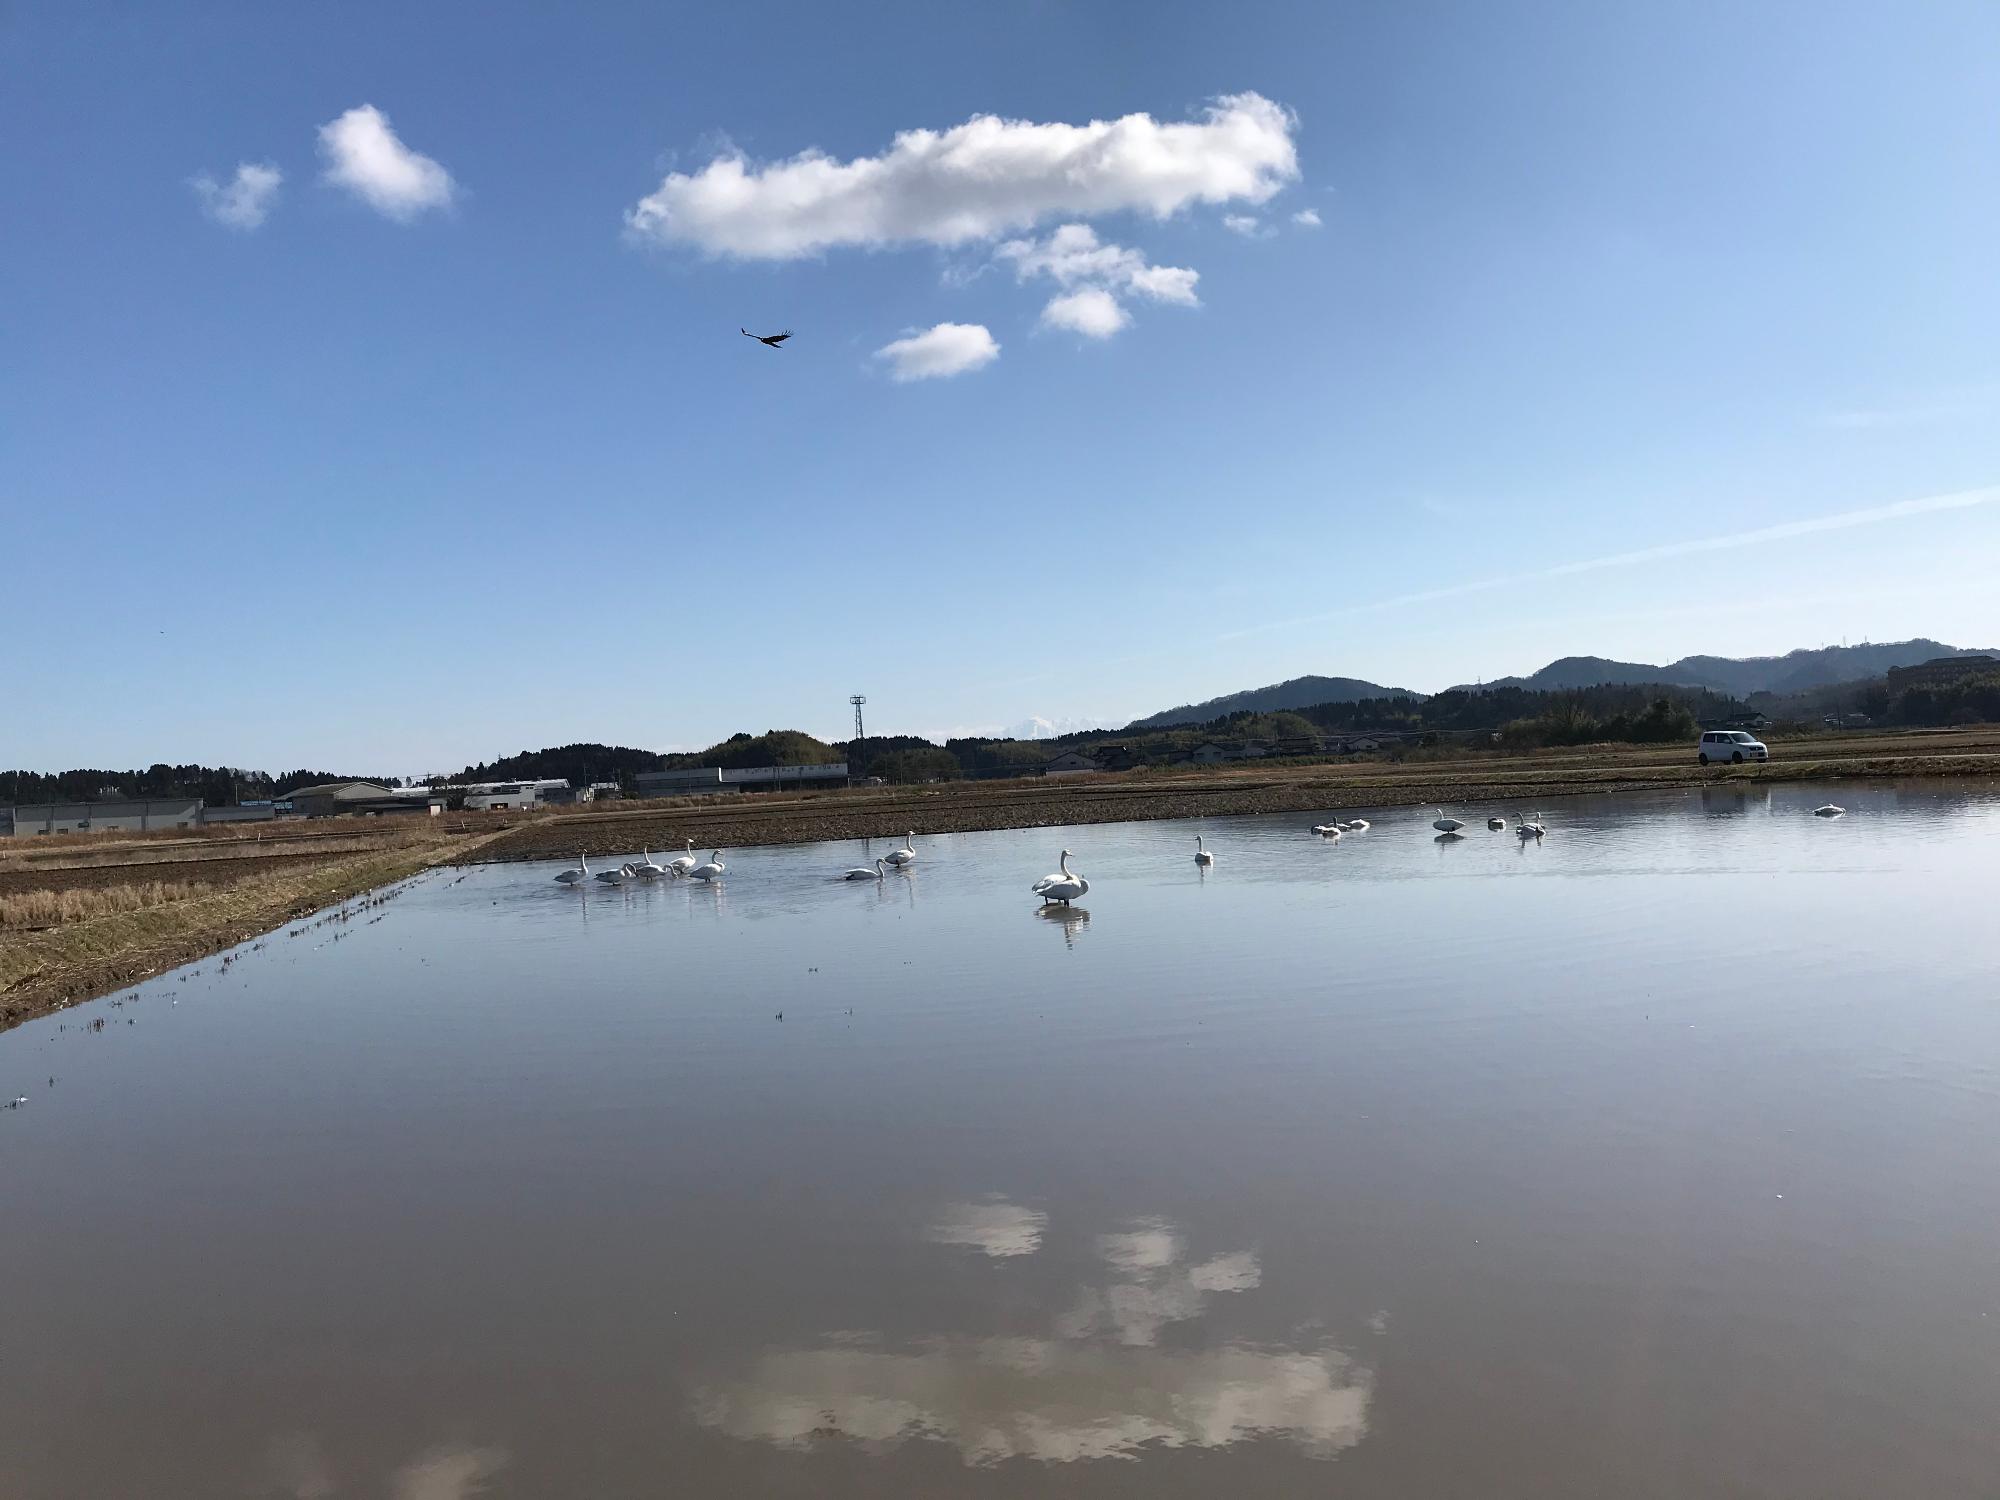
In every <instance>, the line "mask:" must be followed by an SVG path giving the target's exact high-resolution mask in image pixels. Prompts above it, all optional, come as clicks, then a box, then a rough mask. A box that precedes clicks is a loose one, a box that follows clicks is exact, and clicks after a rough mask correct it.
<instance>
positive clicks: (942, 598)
mask: <svg viewBox="0 0 2000 1500" xmlns="http://www.w3.org/2000/svg"><path fill="white" fill-rule="evenodd" d="M1996 85H2000V10H1995V9H1994V8H1993V7H1992V6H1991V5H1988V4H1983V3H1980V4H1951V3H1935V4H1929V5H1925V6H1921V7H1884V6H1879V5H1862V4H1854V5H1841V4H1798V5H1785V4H1764V5H1758V6H1754V7H1742V6H1734V5H1721V4H1714V5H1706V4H1694V5H1687V6H1674V7H1662V6H1657V5H1608V4H1599V3H1587V4H1586V3H1579V4H1573V5H1569V4H1556V3H1544V4H1534V5H1519V6H1512V7H1508V6H1497V5H1496V6H1486V5H1471V4H1460V5H1451V6H1443V5H1424V4H1413V5H1405V6H1393V7H1391V6H1379V5H1333V4H1316V3H1315V4H1296V5H1267V6H1243V7H1229V8H1219V7H1210V6H1194V5H1145V6H1136V5H1135V6H1111V5H1105V6H1085V5H1058V4H1047V3H1044V4H1029V5H1015V6H1009V5H994V6H985V7H937V6H931V5H909V6H894V5H883V6H874V7H854V8H848V7H827V6H818V5H815V6H803V5H801V6H755V7H730V8H722V7H709V8H702V9H688V10H686V11H683V12H681V13H678V14H672V13H668V12H666V11H665V10H663V9H661V8H657V7H653V6H642V5H636V4H635V5H629V6H609V5H606V6H595V7H564V8H560V9H557V8H551V7H540V6H511V5H506V4H481V5H477V6H472V5H461V6H454V5H426V6H419V7H403V6H396V7H391V6H370V5H350V6H340V7H324V6H323V7H302V6H287V7H252V6H226V7H220V6H218V7H200V6H175V7H133V6H125V5H116V6H113V5H103V6H92V5H83V4H77V5H65V6H40V7H14V8H11V9H10V10H9V11H8V13H7V15H6V18H5V20H4V21H0V131H4V136H5V139H6V140H7V141H8V142H9V148H8V150H7V152H6V154H5V156H4V159H0V211H4V216H5V218H4V222H5V225H6V228H5V232H4V234H0V278H4V285H5V287H6V289H7V291H6V297H5V306H4V313H0V341H3V342H0V348H3V349H4V357H0V514H3V515H4V518H5V521H6V532H7V535H8V537H9V539H10V541H11V543H12V557H11V559H10V562H9V565H8V567H7V569H6V571H5V578H6V582H5V584H4V585H0V629H3V630H4V632H5V636H6V639H7V640H8V641H10V642H11V643H13V645H14V650H13V651H12V652H11V653H10V660H11V664H12V666H13V683H12V691H11V692H10V693H9V695H8V696H9V700H10V703H11V704H12V707H11V708H10V710H9V711H8V712H7V714H6V715H5V716H4V718H0V762H4V763H6V764H8V765H22V766H27V767H31V768H47V769H53V768H57V767H62V766H68V765H72V764H96V765H110V766H123V765H126V764H130V763H135V762H136V763H144V762H148V761H151V760H154V759H166V760H201V761H206V762H210V763H216V762H227V763H232V764H244V765H251V766H262V767H267V768H272V769H277V768H282V767H289V766H294V765H301V764H310V765H313V766H316V767H329V768H348V767H352V768H363V767H365V768H373V769H378V770H381V771H385V772H398V773H417V772H426V771H430V770H434V769H443V768H449V767H455V766H458V765H462V764H464V763H466V762H467V761H469V760H475V759H480V758H484V757H488V756H492V755H494V754H498V753H505V752H510V751H513V750H518V749H521V748H524V747H532V746H539V745H544V744H554V743H562V742H566V741H570V740H576V739H597V740H605V741H613V742H620V743H626V744H635V745H644V746H651V747H654V748H666V747H678V746H696V745H700V744H703V743H707V742H708V741H710V740H713V739H715V738H718V737H720V736H722V735H724V734H727V733H729V732H731V731H733V730H736V729H748V730H752V731H756V730H762V729H766V728H771V727H778V726H795V727H800V728H805V729H809V730H814V731H816V732H820V733H827V734H834V733H839V732H841V731H843V730H844V728H845V726H846V724H847V707H846V697H847V695H848V694H849V693H850V692H857V691H859V692H866V693H867V694H869V697H870V727H871V729H875V730H878V731H881V732H891V731H909V732H931V733H939V732H944V731H949V730H982V729H997V728H1001V727H1004V726H1011V725H1015V724H1019V723H1021V722H1023V721H1025V720H1027V719H1028V718H1030V717H1031V716H1042V717H1046V718H1049V719H1056V720H1066V719H1108V720H1122V719H1124V718H1126V717H1129V716H1132V715H1136V714H1141V713H1145V712H1150V711H1152V710H1154V709H1157V708H1161V707H1165V706H1168V705H1170V704H1174V703H1178V702H1182V701H1187V700H1190V699H1196V698H1201V697H1206V696H1209V695H1212V694H1215V693H1220V692H1225V691H1229V690H1233V689H1236V688H1240V687H1246V686H1251V685H1255V684H1258V683H1263V682H1270V681H1275V680H1278V679H1280V678H1284V677H1288V676H1293V675H1296V674H1298V673H1302V672H1309V671H1310V672H1324V673H1332V674H1342V675H1349V676H1359V677H1366V678H1370V679H1373V680H1376V681H1380V682H1385V683H1393V684H1399V685H1403V686H1408V687H1415V688H1423V689H1435V688H1440V687H1444V686H1447V685H1449V684H1451V683H1453V682H1457V681H1462V680H1468V679H1472V678H1475V677H1490V676H1496V675H1500V674H1503V673H1508V672H1517V671H1527V670H1531V669H1533V668H1534V667H1536V666H1539V665H1541V664H1542V663H1543V662H1545V661H1546V660H1548V659H1549V658H1551V657H1553V656H1556V655H1560V654H1566V653H1571V652H1589V653H1597V654H1603V655H1612V656H1619V657H1626V658H1637V659H1648V660H1664V659H1668V658H1671V657H1674V656H1678V655H1681V654H1684V653H1688V652H1697V651H1699V652H1718V653H1724V654H1731V655H1736V654H1748V653H1754V652H1766V651H1781V650H1784V649H1787V648H1790V647H1793V646H1799V645H1817V644H1821V643H1824V642H1827V641H1836V640H1839V639H1841V638H1843V637H1846V638H1849V639H1855V640H1859V639H1862V638H1864V637H1867V638H1873V639H1877V640H1882V639H1891V638H1898V637H1903V636H1908V635H1913V634H1927V635H1934V636H1937V637H1940V638H1942V639H1945V640H1948V641H1952V642H1954V643H1958V644H1968V645H1973V644H1977V645H1987V644H1996V643H2000V606H1996V603H1995V600H1996V598H2000V590H1996V589H1995V588H1994V586H1993V584H1992V580H1991V559H1992V558H1993V557H1994V556H1995V555H1996V552H2000V503H1995V502H1992V501H1989V500H1988V499H1985V498H1981V497H1977V496H1975V497H1974V499H1975V500H1976V501H1977V503H1956V504H1949V505H1946V504H1939V505H1929V504H1910V503H1909V502H1926V501H1928V499H1929V497H1934V496H1941V495H1964V494H1965V493H1966V492H1969V491H1981V490H1983V489H1984V488H1985V487H1987V486H1992V485H1996V484H2000V354H1996V351H2000V276H1996V269H1995V268H1996V264H2000V262H1996V258H1995V254H1994V246H1995V245H2000V105H1996V99H2000V87H1996ZM1219 101H1220V102H1219ZM981 116H994V117H997V121H998V122H1007V123H997V122H996V123H991V124H988V125H985V126H977V125H975V126H973V127H971V129H970V130H965V131H960V130H958V129H957V128H958V127H965V126H966V125H967V122H969V121H973V120H974V119H975V117H981ZM1131 117H1141V118H1138V119H1134V118H1131ZM1093 121H1100V122H1113V121H1117V122H1122V123H1120V124H1119V125H1117V126H1114V127H1108V131H1109V133H1106V130H1107V127H1100V128H1099V130H1098V131H1097V132H1096V133H1093V132H1092V130H1091V128H1090V127H1091V122H1093ZM1060 127H1071V129H1068V130H1064V129H1061V128H1060ZM918 130H928V131H934V132H939V133H940V137H941V138H940V139H939V140H938V141H935V142H932V143H931V144H930V146H928V147H924V146H922V145H921V144H919V145H915V146H912V145H909V144H908V143H906V144H905V146H904V147H903V148H900V149H899V148H898V147H897V146H896V141H897V138H898V136H899V134H900V133H903V132H910V131H918ZM946 132H955V133H953V134H949V135H947V134H944V133H946ZM808 151H816V152H818V153H822V154H823V156H824V157H825V158H826V160H825V161H824V162H821V163H817V164H815V163H811V162H808V163H805V164H800V163H799V162H797V161H795V160H794V159H795V158H797V157H799V155H800V154H801V153H804V152H808ZM927 153H928V154H927ZM718 163H720V164H719V165H718ZM245 164H247V165H249V166H250V167H251V168H252V172H251V174H250V177H249V178H247V179H245V180H244V182H243V183H242V184H241V185H240V189H239V184H238V182H237V176H236V174H237V172H238V168H239V167H240V166H242V165H245ZM266 167H269V168H275V169H276V174H277V179H278V180H277V181H276V185H275V188H273V187H272V186H271V182H272V178H271V177H270V175H269V174H268V173H266V174H265V175H264V176H261V177H260V176H259V175H258V174H259V171H260V170H261V169H264V168H266ZM204 176H205V178H206V180H207V181H208V182H209V183H210V184H211V186H209V187H208V188H206V189H204V188H203V187H201V186H198V185H196V179H200V178H203V177H204ZM1308 211H1309V213H1310V215H1311V216H1314V217H1317V219H1318V221H1319V222H1318V224H1317V225H1312V224H1309V223H1301V222H1298V221H1297V219H1296V216H1297V215H1300V214H1302V213H1307V212H1308ZM1232 219H1233V220H1238V221H1242V220H1246V219H1249V220H1254V221H1255V222H1254V224H1244V223H1242V222H1238V223H1237V224H1236V225H1235V227H1232V226H1231V224H1230V223H1229V222H1228V221H1230V220H1232ZM1064 226H1081V227H1080V228H1070V229H1065V228H1064ZM1059 230H1060V231H1062V233H1063V235H1064V236H1066V238H1063V239H1061V240H1058V238H1057V232H1058V231H1059ZM1246 230H1247V232H1241V231H1246ZM1079 250H1083V251H1087V252H1090V253H1086V254H1079V253H1078V252H1079ZM1188 272H1193V273H1195V277H1196V278H1198V279H1195V278H1190V277H1188V276H1187V275H1186V273H1188ZM1066 299H1067V300H1066ZM1058 304H1061V305H1058ZM1190 304H1192V305H1190ZM739 324H744V325H749V326H750V327H752V328H753V329H755V330H758V331H768V330H774V329H778V328H791V329H794V330H796V336H795V338H794V339H793V340H792V341H791V343H790V345H789V346H788V347H787V348H786V349H784V350H782V351H777V352H773V351H768V350H765V349H763V348H761V347H759V346H757V345H754V344H751V343H748V342H747V341H745V340H743V339H742V338H740V337H739V336H738V334H737V332H736V330H737V327H738V325H739ZM940 325H945V326H946V332H944V333H941V334H934V335H930V336H929V337H927V338H926V337H924V336H925V335H927V334H929V331H931V330H936V329H938V328H939V327H940ZM968 330H984V333H983V334H981V333H976V332H969V331H968ZM911 338H922V339H923V340H924V341H923V342H922V343H921V344H919V345H918V346H916V347H917V350H918V353H919V354H923V353H925V352H928V353H929V354H930V355H931V356H933V357H932V358H931V360H930V362H929V363H928V365H921V366H919V365H915V364H911V365H906V364H904V363H903V362H902V361H901V360H900V359H899V358H898V357H897V356H895V355H885V354H882V353H880V352H878V351H882V350H885V349H889V348H890V347H891V346H893V345H896V344H897V343H898V342H899V341H902V340H906V339H911ZM996 350H997V352H995V351H996ZM958 365H963V366H965V367H964V368H960V369H957V372H956V373H937V372H939V371H943V370H949V369H952V368H954V367H956V366H958ZM925 370H928V371H930V372H932V373H930V375H929V378H907V379H898V378H896V377H897V376H898V374H902V375H906V376H914V375H918V374H921V373H923V372H924V371H925ZM1822 522H1824V524H1821V523H1822ZM1718 539H1723V540H1718ZM1689 543H1704V544H1705V545H1702V546H1698V547H1689V546H1688V545H1687V544H1689ZM1709 543H1713V545H1707V544H1709ZM1655 549H1664V550H1660V551H1656V550H1655ZM1635 554H1636V556H1635ZM1611 558H1620V559H1624V560H1622V561H1616V562H1609V563H1604V564H1603V565H1601V566H1587V567H1575V566H1572V565H1576V564H1586V563H1595V562H1597V561H1598V560H1602V559H1611Z"/></svg>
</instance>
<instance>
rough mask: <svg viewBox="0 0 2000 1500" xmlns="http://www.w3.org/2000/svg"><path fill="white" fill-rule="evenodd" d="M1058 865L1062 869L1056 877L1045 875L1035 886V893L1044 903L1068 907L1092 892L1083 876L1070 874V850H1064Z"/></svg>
mask: <svg viewBox="0 0 2000 1500" xmlns="http://www.w3.org/2000/svg"><path fill="white" fill-rule="evenodd" d="M1057 864H1059V865H1060V866H1061V867H1062V868H1061V869H1060V870H1058V871H1057V872H1056V873H1055V874H1054V875H1044V876H1043V877H1042V878H1041V879H1040V880H1037V881H1036V882H1035V884H1034V892H1035V894H1036V895H1037V896H1040V897H1041V898H1042V900H1043V902H1044V903H1047V902H1050V901H1060V902H1062V904H1063V905H1064V906H1068V905H1069V904H1070V902H1072V901H1074V900H1075V899H1076V898H1077V897H1078V896H1081V895H1084V894H1086V893H1087V892H1088V891H1089V890H1090V882H1089V881H1088V880H1085V879H1084V878H1083V877H1082V876H1081V875H1073V874H1071V873H1070V868H1069V850H1067V849H1065V850H1063V852H1062V858H1061V859H1060V860H1058V861H1057Z"/></svg>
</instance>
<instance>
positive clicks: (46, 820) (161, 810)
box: [12, 797, 202, 838]
mask: <svg viewBox="0 0 2000 1500" xmlns="http://www.w3.org/2000/svg"><path fill="white" fill-rule="evenodd" d="M201 821H202V802H201V798H199V797H156V798H145V799H137V798H135V799H131V800H117V801H108V802H29V803H24V804H22V805H21V806H19V807H16V808H15V809H14V817H13V825H12V826H13V833H14V836H15V837H16V838H33V837H34V836H36V835H37V834H54V833H101V832H103V831H105V830H106V829H114V828H115V829H118V830H119V831H121V832H125V833H157V832H159V831H160V830H161V829H164V828H194V827H198V826H199V825H200V823H201Z"/></svg>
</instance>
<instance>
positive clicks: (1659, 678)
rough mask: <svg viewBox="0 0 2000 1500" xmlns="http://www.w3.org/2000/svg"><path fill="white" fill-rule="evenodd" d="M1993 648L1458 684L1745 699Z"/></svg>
mask: <svg viewBox="0 0 2000 1500" xmlns="http://www.w3.org/2000/svg"><path fill="white" fill-rule="evenodd" d="M1992 649H1993V648H1991V647H1965V646H1947V645H1945V644H1944V643H1943V642H1942V641H1932V640H1925V639H1923V638H1921V637H1919V638H1918V639H1916V640H1914V641H1882V642H1875V643H1870V644H1868V645H1862V646H1821V647H1819V648H1817V649H1802V650H1798V651H1788V652H1786V653H1785V654H1784V655H1783V656H1744V657H1734V656H1683V657H1682V658H1681V659H1680V660H1679V661H1670V662H1668V663H1667V664H1666V665H1665V666H1654V665H1653V664H1652V663H1650V662H1642V661H1611V660H1608V659H1607V658H1605V657H1602V656H1565V657H1563V658H1562V659H1561V660H1559V661H1552V662H1550V663H1549V664H1548V665H1547V666H1546V667H1543V668H1542V669H1541V670H1540V671H1539V672H1534V673H1531V674H1529V675H1528V676H1526V677H1499V678H1495V679H1494V680H1493V681H1491V682H1483V683H1477V684H1475V683H1461V684H1459V686H1460V687H1461V688H1465V689H1468V690H1475V689H1477V688H1496V687H1521V688H1531V689H1536V690H1539V691H1548V690H1550V689H1556V688H1581V687H1596V686H1598V685H1599V684H1602V683H1617V682H1667V683H1673V684H1675V685H1677V686H1681V687H1695V688H1707V689H1708V690H1709V691H1711V692H1716V693H1728V694H1731V695H1732V696H1734V697H1738V698H1747V697H1749V696H1750V695H1751V694H1752V693H1778V694H1785V693H1803V692H1806V691H1808V690H1810V689H1812V688H1818V687H1826V686H1828V685H1829V684H1831V683H1836V682H1859V681H1861V680H1863V679H1865V678H1869V677H1880V676H1882V675H1883V674H1884V673H1885V672H1887V671H1888V670H1889V669H1890V668H1891V667H1914V666H1915V665H1917V663H1919V662H1926V661H1932V660H1934V659H1936V658H1937V657H1940V656H1976V655H1980V654H1982V652H1985V653H1990V652H1991V651H1992Z"/></svg>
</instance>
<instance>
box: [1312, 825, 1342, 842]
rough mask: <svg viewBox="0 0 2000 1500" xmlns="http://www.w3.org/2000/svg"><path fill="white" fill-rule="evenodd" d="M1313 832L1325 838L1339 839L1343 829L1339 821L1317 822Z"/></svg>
mask: <svg viewBox="0 0 2000 1500" xmlns="http://www.w3.org/2000/svg"><path fill="white" fill-rule="evenodd" d="M1313 832H1314V833H1316V834H1318V835H1319V836H1320V837H1321V838H1323V839H1337V838H1339V837H1340V833H1341V829H1340V825H1339V824H1338V823H1315V824H1313Z"/></svg>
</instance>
